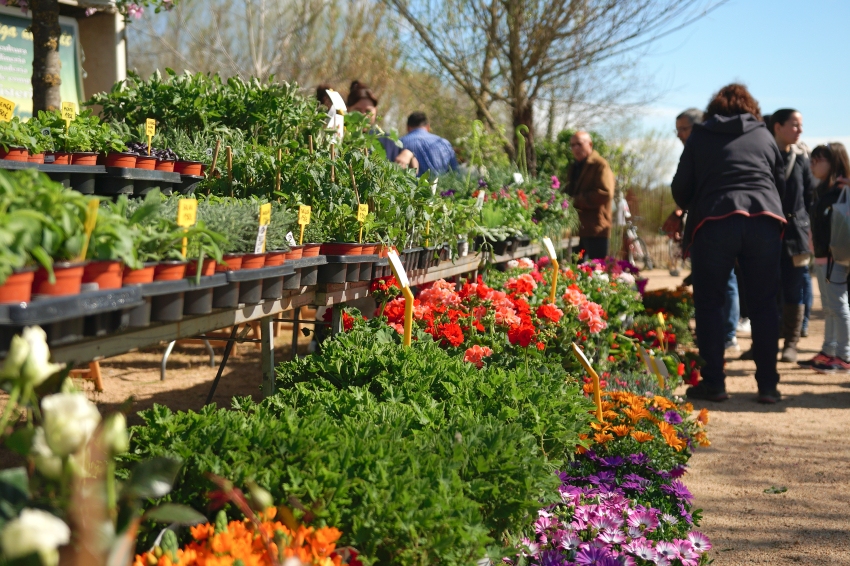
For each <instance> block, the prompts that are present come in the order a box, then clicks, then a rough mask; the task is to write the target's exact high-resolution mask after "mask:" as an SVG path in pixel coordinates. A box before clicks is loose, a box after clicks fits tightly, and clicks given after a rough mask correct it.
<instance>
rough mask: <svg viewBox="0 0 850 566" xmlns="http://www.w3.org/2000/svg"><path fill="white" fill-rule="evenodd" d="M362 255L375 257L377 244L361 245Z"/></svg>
mask: <svg viewBox="0 0 850 566" xmlns="http://www.w3.org/2000/svg"><path fill="white" fill-rule="evenodd" d="M361 253H362V255H376V254H377V253H378V244H363V251H362V252H361Z"/></svg>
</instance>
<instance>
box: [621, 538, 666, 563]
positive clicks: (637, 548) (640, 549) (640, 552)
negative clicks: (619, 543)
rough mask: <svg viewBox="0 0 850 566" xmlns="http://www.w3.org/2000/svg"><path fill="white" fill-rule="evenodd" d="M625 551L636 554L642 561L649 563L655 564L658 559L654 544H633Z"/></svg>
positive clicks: (625, 548)
mask: <svg viewBox="0 0 850 566" xmlns="http://www.w3.org/2000/svg"><path fill="white" fill-rule="evenodd" d="M623 550H625V551H626V552H629V553H631V554H634V555H635V556H637V557H638V558H640V559H641V560H646V561H648V562H654V561H655V559H656V558H658V553H657V552H655V550H653V549H652V544H651V543H648V542H645V541H644V542H638V543H632V544H630V545H628V547H623Z"/></svg>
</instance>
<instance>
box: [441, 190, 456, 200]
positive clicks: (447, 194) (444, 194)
mask: <svg viewBox="0 0 850 566" xmlns="http://www.w3.org/2000/svg"><path fill="white" fill-rule="evenodd" d="M454 194H455V191H454V189H449V190H447V191H442V192H441V193H440V196H441V197H443V198H448V197H450V196H452V195H454Z"/></svg>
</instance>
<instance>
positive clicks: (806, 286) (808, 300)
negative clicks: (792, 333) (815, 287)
mask: <svg viewBox="0 0 850 566" xmlns="http://www.w3.org/2000/svg"><path fill="white" fill-rule="evenodd" d="M814 300H815V295H814V293H812V274H811V273H810V272H809V269H808V268H806V273H805V274H803V304H804V305H806V310H805V314H804V315H803V328H808V327H809V317H811V315H812V303H814Z"/></svg>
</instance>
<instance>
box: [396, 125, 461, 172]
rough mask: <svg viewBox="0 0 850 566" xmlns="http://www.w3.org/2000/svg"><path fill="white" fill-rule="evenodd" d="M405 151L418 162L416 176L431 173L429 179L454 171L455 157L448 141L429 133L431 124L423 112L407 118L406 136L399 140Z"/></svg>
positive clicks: (455, 167)
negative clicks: (408, 151) (411, 153)
mask: <svg viewBox="0 0 850 566" xmlns="http://www.w3.org/2000/svg"><path fill="white" fill-rule="evenodd" d="M401 143H402V144H403V145H404V148H405V149H409V150H410V151H412V152H413V155H414V156H415V157H416V159H417V160H418V161H419V172H418V176H420V177H421V176H422V175H424V174H425V173H426V172H428V171H431V178H433V177H434V176H436V175H442V174H443V173H445V172H446V171H449V170H451V171H456V170H457V168H458V166H457V157H456V156H455V150H454V148H453V147H452V144H451V143H450V142H449V140H446V139H443V138H441V137H440V136H437V135H434V134H432V133H431V123H430V122H429V121H428V116H426V115H425V113H424V112H414V113H413V114H411V115H410V116H408V118H407V135H406V136H404V137H403V138H401Z"/></svg>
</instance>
